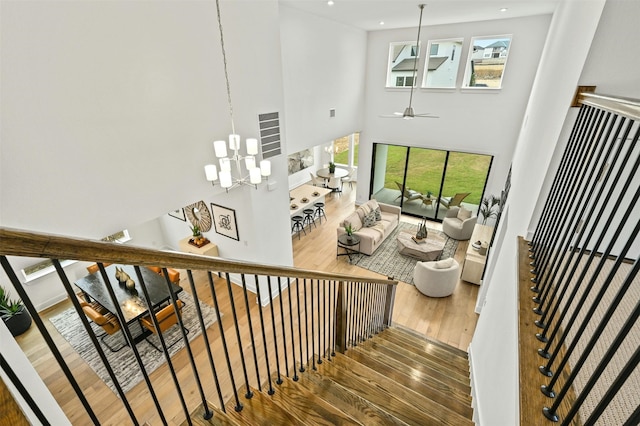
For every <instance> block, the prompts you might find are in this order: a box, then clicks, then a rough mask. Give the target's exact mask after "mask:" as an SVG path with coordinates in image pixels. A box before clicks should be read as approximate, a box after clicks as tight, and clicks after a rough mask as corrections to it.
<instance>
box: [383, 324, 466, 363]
mask: <svg viewBox="0 0 640 426" xmlns="http://www.w3.org/2000/svg"><path fill="white" fill-rule="evenodd" d="M376 337H378V338H380V339H384V340H387V341H390V342H393V343H395V344H397V345H398V346H401V347H403V348H404V349H406V350H410V351H412V352H414V353H416V354H419V355H421V356H426V357H435V358H437V359H439V360H446V362H447V365H450V366H451V367H452V368H456V369H458V370H460V371H465V372H468V371H469V358H468V356H467V353H466V352H463V353H462V354H461V353H460V352H459V351H458V349H457V348H451V347H449V348H443V347H442V346H441V345H437V344H433V343H432V341H430V340H420V339H417V338H413V337H412V336H409V335H406V334H403V333H398V332H395V331H394V329H387V330H385V331H383V332H381V333H379V334H378V335H377V336H376ZM450 349H456V350H455V351H452V350H450Z"/></svg>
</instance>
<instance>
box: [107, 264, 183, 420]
mask: <svg viewBox="0 0 640 426" xmlns="http://www.w3.org/2000/svg"><path fill="white" fill-rule="evenodd" d="M98 267H99V269H100V272H101V273H102V276H103V279H104V282H105V283H107V286H106V287H107V291H108V292H109V293H113V297H112V299H111V300H112V301H113V303H114V306H115V307H116V310H117V311H119V312H118V313H119V316H122V319H121V320H120V321H121V323H120V324H122V327H121V330H122V331H124V332H125V333H126V334H125V335H129V337H127V340H128V341H129V342H130V345H131V346H132V347H131V349H134V352H138V349H137V347H135V343H134V341H133V337H131V335H130V331H129V327H127V325H126V321H124V316H123V315H122V311H121V309H120V305H119V304H118V302H117V300H116V297H115V293H114V292H113V288H112V287H111V283H110V282H109V279H108V277H107V274H106V271H105V269H104V266H102V265H98ZM133 269H134V270H135V271H136V275H137V277H138V282H139V284H140V288H142V294H143V295H144V301H145V303H146V305H147V315H149V318H150V319H151V322H152V323H153V327H154V328H155V330H156V334H157V336H158V340H159V341H160V345H161V346H162V353H163V355H164V359H165V361H166V362H167V366H168V367H169V372H170V374H171V379H172V380H173V384H174V386H175V388H176V391H177V393H178V397H179V398H180V405H181V406H182V412H183V413H184V415H185V417H186V419H187V423H188V424H192V423H191V418H190V416H189V409H188V408H187V401H185V399H184V393H183V392H182V387H181V386H180V381H179V380H178V375H177V374H176V369H175V367H174V365H173V361H172V360H171V354H169V348H168V347H167V344H166V342H165V339H164V336H163V335H162V332H161V331H160V324H159V323H158V318H156V315H155V312H154V310H153V308H154V306H153V303H152V302H151V297H150V296H149V291H148V290H147V284H146V283H145V282H144V277H143V276H142V273H141V272H140V266H137V265H136V266H134V267H133ZM169 295H170V297H171V303H173V308H174V309H175V310H176V312H178V307H177V305H176V299H175V294H174V293H173V291H171V282H169ZM178 318H180V316H179V315H178ZM182 327H183V324H182V322H180V328H181V329H182V330H183V335H184V329H183V328H182ZM138 366H139V367H140V369H141V370H143V369H144V364H143V363H142V359H140V360H139V362H138Z"/></svg>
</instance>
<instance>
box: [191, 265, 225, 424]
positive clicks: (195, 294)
mask: <svg viewBox="0 0 640 426" xmlns="http://www.w3.org/2000/svg"><path fill="white" fill-rule="evenodd" d="M187 277H188V278H189V287H190V288H191V295H192V296H193V303H194V304H195V307H196V311H197V313H198V321H199V322H200V330H202V337H203V339H204V347H205V349H206V351H207V359H208V360H209V368H210V369H211V375H212V378H213V381H214V383H215V385H216V392H217V394H218V401H219V402H220V408H221V409H222V411H223V412H224V413H226V412H227V409H226V408H225V403H224V398H223V396H222V389H221V388H220V380H219V378H218V371H217V369H216V365H215V363H214V361H213V354H212V353H211V343H210V342H209V336H208V335H207V327H206V325H205V323H204V318H203V316H202V308H201V307H200V300H199V298H198V292H197V291H196V286H195V282H194V280H193V273H192V272H191V269H187ZM205 415H207V413H206V412H205ZM209 418H210V417H205V419H209Z"/></svg>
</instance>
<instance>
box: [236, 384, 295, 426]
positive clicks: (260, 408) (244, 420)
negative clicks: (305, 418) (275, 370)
mask: <svg viewBox="0 0 640 426" xmlns="http://www.w3.org/2000/svg"><path fill="white" fill-rule="evenodd" d="M251 391H252V392H253V397H252V398H243V399H242V400H241V402H242V405H243V409H242V410H241V411H236V410H235V409H234V404H235V401H232V402H231V403H228V404H227V414H229V417H231V418H232V419H233V420H235V421H237V422H240V424H249V425H265V426H270V425H273V424H276V425H302V424H304V423H303V422H301V421H299V420H298V419H297V418H296V417H295V416H293V415H292V414H291V413H289V412H288V411H287V410H285V409H283V408H282V407H281V406H279V405H278V404H276V403H274V402H273V401H272V400H271V398H269V397H267V396H266V394H263V393H262V392H260V391H258V390H257V389H251Z"/></svg>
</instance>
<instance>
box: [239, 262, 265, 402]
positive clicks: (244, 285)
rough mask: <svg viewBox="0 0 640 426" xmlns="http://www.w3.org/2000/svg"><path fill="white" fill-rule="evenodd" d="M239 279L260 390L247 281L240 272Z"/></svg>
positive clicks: (260, 388) (260, 382) (260, 384)
mask: <svg viewBox="0 0 640 426" xmlns="http://www.w3.org/2000/svg"><path fill="white" fill-rule="evenodd" d="M241 280H242V294H243V296H244V307H245V309H246V311H247V324H248V325H249V336H250V337H251V351H252V353H253V365H254V368H255V369H256V380H257V381H258V391H262V380H260V367H258V354H257V351H256V340H255V335H254V333H253V322H252V321H251V308H250V307H249V294H248V292H247V281H246V278H245V276H244V274H242V276H241ZM258 305H260V295H258ZM240 350H241V352H242V354H241V357H242V358H244V349H243V348H242V346H240ZM247 383H248V382H247ZM247 392H250V391H249V386H247ZM252 394H253V393H252ZM247 398H250V397H247Z"/></svg>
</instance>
